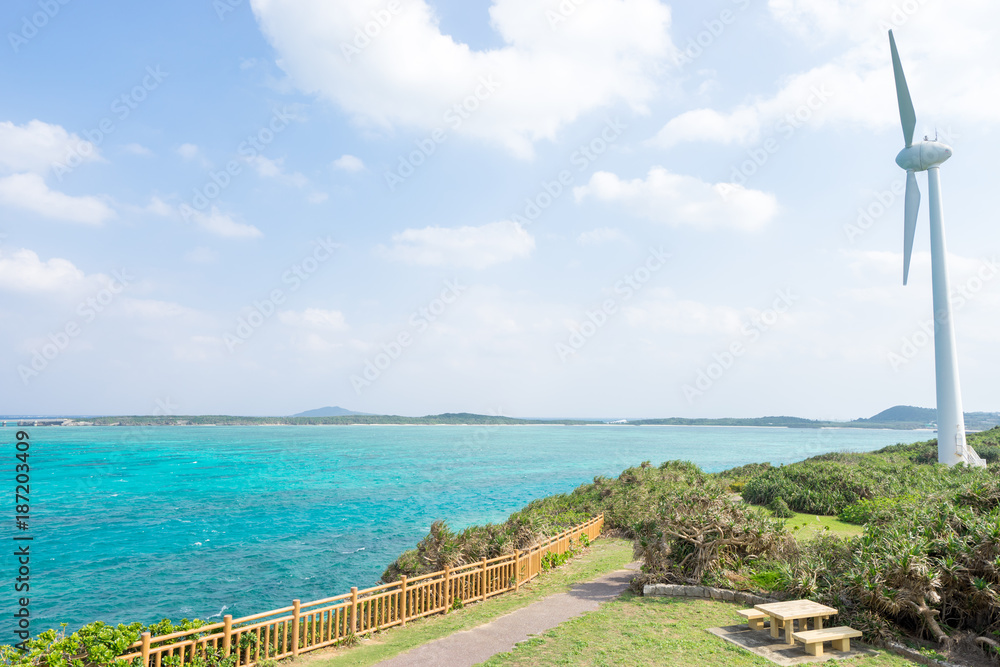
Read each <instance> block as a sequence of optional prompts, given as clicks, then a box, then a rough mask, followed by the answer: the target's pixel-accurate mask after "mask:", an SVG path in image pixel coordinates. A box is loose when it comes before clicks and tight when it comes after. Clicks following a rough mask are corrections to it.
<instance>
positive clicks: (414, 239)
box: [379, 221, 535, 269]
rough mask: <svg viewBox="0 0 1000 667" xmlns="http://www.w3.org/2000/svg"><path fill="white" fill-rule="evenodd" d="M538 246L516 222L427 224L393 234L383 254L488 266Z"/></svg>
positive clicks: (429, 262) (424, 263) (435, 263)
mask: <svg viewBox="0 0 1000 667" xmlns="http://www.w3.org/2000/svg"><path fill="white" fill-rule="evenodd" d="M534 249H535V239H534V237H532V236H531V234H529V233H528V232H527V231H525V229H524V228H523V227H521V225H520V224H518V223H516V222H509V221H503V222H493V223H490V224H486V225H482V226H480V227H452V228H449V227H425V228H423V229H407V230H404V231H402V232H400V233H398V234H393V235H392V246H391V247H390V248H385V247H381V246H380V247H379V250H380V252H381V253H382V255H383V256H385V257H387V258H389V259H392V260H397V261H401V262H404V263H407V264H418V265H422V266H451V267H468V268H473V269H484V268H486V267H488V266H492V265H494V264H500V263H502V262H508V261H511V260H514V259H521V258H524V257H527V256H528V255H530V254H531V251H532V250H534Z"/></svg>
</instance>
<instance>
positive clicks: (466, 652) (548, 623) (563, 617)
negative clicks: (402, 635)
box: [378, 563, 638, 667]
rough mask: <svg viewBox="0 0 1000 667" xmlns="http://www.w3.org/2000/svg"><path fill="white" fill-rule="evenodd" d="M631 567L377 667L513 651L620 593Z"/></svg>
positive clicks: (461, 663) (458, 663)
mask: <svg viewBox="0 0 1000 667" xmlns="http://www.w3.org/2000/svg"><path fill="white" fill-rule="evenodd" d="M627 567H628V568H629V569H626V570H618V571H616V572H611V573H609V574H605V575H603V576H601V577H598V578H597V579H594V580H593V581H588V582H586V583H583V584H577V585H576V586H574V587H573V589H572V590H570V591H569V592H568V593H559V594H556V595H550V596H549V597H547V598H543V599H541V600H539V601H537V602H533V603H531V604H530V605H528V606H527V607H522V608H521V609H518V610H517V611H513V612H511V613H509V614H507V615H505V616H501V617H500V618H498V619H496V620H495V621H491V622H489V623H487V624H485V625H480V626H479V627H478V628H473V629H472V630H463V631H461V632H456V633H454V634H452V635H448V636H447V637H443V638H441V639H436V640H434V641H432V642H428V643H427V644H423V645H422V646H418V647H417V648H415V649H412V650H410V651H407V652H406V653H402V654H400V655H397V656H396V657H394V658H390V659H388V660H384V661H382V662H380V663H378V664H379V666H380V667H424V666H426V667H441V666H444V665H447V667H471V666H472V665H478V664H479V663H481V662H483V661H484V660H487V659H488V658H490V657H492V656H494V655H496V654H497V653H503V652H505V651H509V650H511V649H512V648H514V645H515V644H517V643H518V642H523V641H524V640H526V639H529V638H530V637H533V636H535V635H540V634H542V633H543V632H545V631H546V630H549V629H551V628H554V627H556V626H557V625H559V624H560V623H563V622H564V621H568V620H569V619H571V618H575V617H576V616H579V615H580V614H583V613H584V612H588V611H594V610H595V609H597V608H598V607H599V606H600V605H601V604H602V603H604V602H607V601H608V600H613V599H614V598H616V597H618V596H619V595H621V594H622V593H623V592H624V591H625V589H626V588H628V582H629V580H630V579H631V578H632V577H633V576H634V575H635V571H636V569H638V563H633V564H631V565H628V566H627Z"/></svg>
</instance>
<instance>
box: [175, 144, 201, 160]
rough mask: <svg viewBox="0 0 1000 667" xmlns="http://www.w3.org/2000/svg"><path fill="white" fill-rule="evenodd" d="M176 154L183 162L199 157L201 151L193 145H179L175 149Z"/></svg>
mask: <svg viewBox="0 0 1000 667" xmlns="http://www.w3.org/2000/svg"><path fill="white" fill-rule="evenodd" d="M177 154H178V155H180V156H181V157H182V158H184V159H185V160H194V159H195V158H197V157H198V156H199V155H201V151H200V150H198V146H196V145H195V144H181V145H180V146H178V147H177Z"/></svg>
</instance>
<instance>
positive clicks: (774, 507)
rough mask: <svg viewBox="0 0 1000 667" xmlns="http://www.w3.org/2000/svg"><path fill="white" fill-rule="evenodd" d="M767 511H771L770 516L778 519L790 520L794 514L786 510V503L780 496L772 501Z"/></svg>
mask: <svg viewBox="0 0 1000 667" xmlns="http://www.w3.org/2000/svg"><path fill="white" fill-rule="evenodd" d="M767 509H769V510H771V514H773V515H774V516H775V517H776V518H778V519H790V518H792V517H793V516H795V512H793V511H792V510H790V509H788V503H786V502H785V500H784V498H782V497H781V496H778V497H777V498H775V499H774V500H772V501H771V502H770V504H769V505H768V506H767Z"/></svg>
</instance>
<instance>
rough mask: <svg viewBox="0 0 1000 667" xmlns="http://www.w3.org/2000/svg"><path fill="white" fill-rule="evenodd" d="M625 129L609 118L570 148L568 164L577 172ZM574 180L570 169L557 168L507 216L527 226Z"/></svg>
mask: <svg viewBox="0 0 1000 667" xmlns="http://www.w3.org/2000/svg"><path fill="white" fill-rule="evenodd" d="M627 128H628V125H626V124H625V123H623V122H621V120H619V119H618V118H615V119H613V120H612V119H608V120H607V121H606V122H605V123H604V127H603V128H601V131H600V132H599V133H598V135H597V136H596V137H594V138H593V139H591V140H590V141H588V142H587V143H585V144H581V145H580V146H579V147H578V148H577V149H576V150H575V151H573V153H572V154H571V155H570V156H569V163H570V164H571V165H572V166H574V167H576V170H577V172H582V171H584V170H585V169H587V167H589V166H590V165H592V164H593V163H594V162H596V161H597V159H598V158H600V157H601V156H602V155H604V154H605V153H606V152H607V151H608V148H609V147H610V146H611V145H612V144H613V143H615V142H616V141H617V140H618V138H619V137H621V135H622V133H623V132H624V131H625V130H626V129H627ZM574 180H575V176H574V175H573V172H572V171H570V170H569V169H562V170H560V171H559V173H558V174H556V175H555V177H554V178H553V179H552V180H551V181H548V180H543V181H542V182H541V183H540V184H539V190H538V192H537V193H536V194H535V195H533V196H530V197H526V198H525V199H524V207H523V208H522V209H521V210H520V211H518V212H517V213H515V214H514V215H512V216H511V217H510V218H508V219H509V220H510V221H511V222H516V223H518V224H520V225H521V226H522V227H527V226H528V225H529V224H531V223H532V222H534V221H535V220H537V219H538V218H539V216H541V215H542V213H543V212H544V211H545V210H546V209H547V208H549V207H550V206H552V204H554V203H555V201H556V200H557V199H559V197H561V196H562V195H563V193H564V192H566V191H567V190H568V189H569V187H570V186H571V185H573V182H574Z"/></svg>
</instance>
